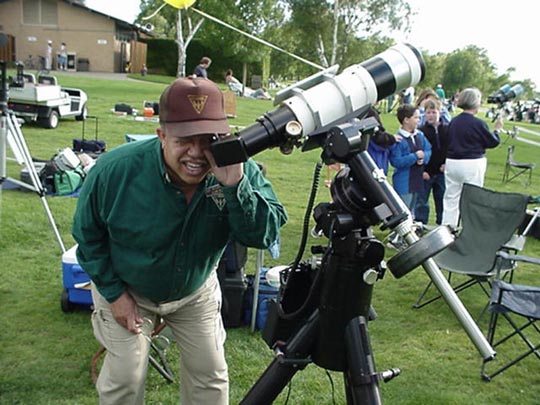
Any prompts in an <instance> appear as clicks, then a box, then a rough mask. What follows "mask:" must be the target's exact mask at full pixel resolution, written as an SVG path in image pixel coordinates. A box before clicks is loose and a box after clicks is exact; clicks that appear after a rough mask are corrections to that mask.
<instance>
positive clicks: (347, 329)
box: [242, 117, 495, 405]
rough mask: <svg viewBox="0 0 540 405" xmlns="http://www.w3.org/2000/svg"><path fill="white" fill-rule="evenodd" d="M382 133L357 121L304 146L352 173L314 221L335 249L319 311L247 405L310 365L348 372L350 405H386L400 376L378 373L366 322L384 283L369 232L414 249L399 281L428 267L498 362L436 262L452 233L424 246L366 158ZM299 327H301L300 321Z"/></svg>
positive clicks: (486, 354)
mask: <svg viewBox="0 0 540 405" xmlns="http://www.w3.org/2000/svg"><path fill="white" fill-rule="evenodd" d="M376 128H377V123H376V121H375V119H374V118H372V117H371V118H367V119H364V120H362V121H359V120H357V119H354V120H351V121H348V122H346V123H344V124H338V125H335V126H332V127H331V128H330V129H324V131H323V130H321V131H320V132H318V133H316V134H313V135H311V137H312V139H310V140H308V141H307V143H305V144H304V150H305V149H306V147H305V145H308V147H313V146H321V147H322V148H323V153H322V156H323V160H324V161H325V162H326V163H328V162H333V161H338V162H341V163H345V164H346V165H347V166H346V167H345V168H344V169H342V170H341V171H340V172H339V173H338V174H337V176H336V177H335V179H334V181H333V183H332V186H331V193H332V200H333V202H331V203H323V204H319V205H318V206H317V207H316V208H315V210H314V217H315V221H316V223H317V228H318V230H319V231H321V232H322V233H324V235H325V236H326V237H327V238H328V240H329V243H328V246H327V247H326V249H325V250H324V256H323V260H322V262H321V266H320V269H319V270H318V272H319V274H320V277H316V280H317V281H314V282H313V284H314V286H313V287H312V289H313V288H314V289H315V291H316V292H317V294H316V295H317V296H318V300H317V302H316V309H314V311H313V312H312V313H311V315H310V316H309V318H308V319H307V320H305V322H303V324H301V326H300V328H298V329H297V332H296V333H295V334H294V335H293V336H291V337H289V338H288V339H284V340H286V343H285V344H284V345H282V346H281V347H280V352H279V353H278V356H277V357H276V358H275V359H274V360H273V361H272V363H271V364H270V365H269V366H268V368H267V369H266V370H265V372H264V373H263V375H262V376H261V377H260V378H259V380H258V381H257V382H256V383H255V385H253V387H252V388H251V390H250V391H249V392H248V393H247V395H246V396H245V398H244V399H243V401H242V404H253V405H260V404H271V403H272V402H273V401H274V399H275V398H276V397H277V396H278V395H279V393H280V392H281V391H282V389H283V388H284V387H285V386H286V384H287V383H288V382H289V380H290V379H291V378H292V377H293V376H294V374H295V373H296V372H297V371H299V370H301V369H302V368H304V367H305V366H306V365H307V364H309V363H310V362H314V363H315V364H317V365H318V366H320V367H322V368H325V369H329V370H334V371H342V372H343V374H344V379H345V390H346V397H347V404H349V405H372V404H380V403H381V398H380V393H379V383H380V381H389V380H391V379H392V378H393V377H395V376H396V375H398V374H399V370H398V369H391V370H388V371H383V372H376V370H375V362H374V356H373V353H372V351H371V346H370V342H369V334H368V328H367V321H366V320H367V319H368V318H369V311H370V307H371V296H372V291H373V285H374V283H375V282H376V281H377V279H379V278H381V277H382V272H383V269H382V268H381V266H380V264H381V261H382V260H383V258H384V247H383V246H382V244H381V242H380V241H378V240H377V239H375V238H374V237H373V235H372V231H371V227H372V226H374V225H377V224H381V223H382V228H389V229H393V230H395V231H396V232H397V233H398V234H399V235H400V236H401V237H403V239H404V240H405V242H406V243H407V244H408V245H409V247H408V248H407V249H406V250H404V251H402V252H400V253H398V254H397V255H396V256H394V257H393V258H392V259H391V261H392V262H393V266H390V262H389V263H388V264H389V266H388V267H389V269H390V270H391V271H392V273H393V275H394V276H395V277H396V278H399V277H402V276H404V275H405V274H407V273H408V272H410V271H412V270H413V269H414V268H416V267H418V266H420V265H422V267H423V268H424V270H425V271H426V272H427V274H428V275H429V277H430V278H431V280H432V281H433V283H434V284H435V285H436V286H437V288H438V289H439V291H440V292H441V295H442V296H443V297H444V299H445V301H446V303H447V304H448V305H449V307H450V309H451V310H452V311H453V312H454V314H455V315H456V317H457V318H458V320H459V321H460V322H461V324H462V325H463V327H464V329H465V331H466V332H467V333H468V335H469V337H470V338H471V340H472V341H473V343H474V344H475V345H476V347H477V349H478V350H479V352H480V354H481V355H482V357H483V358H484V359H492V358H493V357H494V355H495V352H494V351H493V349H492V347H491V346H490V345H489V343H488V342H487V341H486V339H485V337H484V335H483V334H482V332H481V331H480V329H479V328H478V326H477V325H476V324H475V323H474V321H473V320H472V318H471V316H470V314H469V313H468V312H467V310H466V309H465V307H464V306H463V304H462V303H461V301H460V300H459V298H458V297H457V295H456V293H455V292H454V291H453V290H452V288H451V286H450V285H449V283H448V281H447V280H446V279H445V278H444V276H443V275H442V274H441V271H440V269H439V268H438V266H437V264H436V263H435V261H434V260H433V259H432V258H431V257H432V256H434V255H435V254H437V253H438V252H440V251H441V250H442V249H444V247H446V246H448V245H449V244H450V243H451V241H452V238H451V235H450V232H449V230H448V229H447V228H446V227H439V228H437V229H436V230H435V231H432V232H430V233H429V234H428V235H426V236H425V237H423V238H422V239H420V238H419V237H418V235H417V234H416V233H415V231H414V227H413V221H412V218H411V215H410V213H409V210H408V208H407V207H406V206H405V204H404V203H403V201H402V200H401V199H400V197H399V196H398V195H397V193H396V192H395V191H394V189H393V188H392V187H391V186H390V185H389V184H388V182H387V181H386V177H385V175H384V173H383V172H382V170H381V169H379V168H378V167H377V165H376V164H375V162H374V161H373V160H372V159H371V157H370V156H369V154H368V153H367V144H368V142H369V136H363V135H365V133H364V134H363V132H366V133H367V134H370V131H372V130H373V129H376ZM300 323H301V322H300Z"/></svg>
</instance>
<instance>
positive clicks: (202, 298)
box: [92, 272, 229, 405]
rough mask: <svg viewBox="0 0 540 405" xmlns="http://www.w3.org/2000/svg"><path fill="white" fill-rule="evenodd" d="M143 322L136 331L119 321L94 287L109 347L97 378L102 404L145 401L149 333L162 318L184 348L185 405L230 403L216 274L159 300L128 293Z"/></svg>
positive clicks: (97, 320)
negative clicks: (193, 288)
mask: <svg viewBox="0 0 540 405" xmlns="http://www.w3.org/2000/svg"><path fill="white" fill-rule="evenodd" d="M130 293H131V295H132V296H133V298H134V299H135V300H136V302H137V304H138V308H139V314H140V315H141V317H143V319H145V321H147V320H151V321H152V323H150V322H144V325H143V328H142V329H143V333H141V334H139V335H136V334H133V333H131V332H129V331H128V330H127V329H125V328H124V327H122V326H121V325H120V324H118V323H117V322H116V321H115V319H114V318H113V316H112V312H111V310H110V307H109V304H108V303H107V301H106V300H105V299H104V298H103V297H102V296H101V295H100V294H99V293H98V292H97V290H96V289H95V287H93V288H92V298H93V301H94V307H95V310H94V312H93V314H92V325H93V328H94V335H95V336H96V338H97V340H98V341H99V342H100V343H101V344H102V345H103V346H104V347H105V348H106V349H107V352H106V356H105V359H104V361H103V365H102V367H101V372H100V373H99V378H98V380H97V383H96V389H97V391H98V393H99V399H100V404H102V405H105V404H106V405H109V404H111V405H112V404H122V405H127V404H130V405H131V404H143V403H144V386H145V380H146V372H147V368H148V352H149V348H150V343H149V339H148V336H150V334H151V332H152V329H153V327H154V325H155V324H156V323H155V322H156V321H158V320H159V318H160V317H161V318H162V319H163V320H164V321H165V323H166V324H167V326H168V327H169V328H170V329H171V331H172V333H173V335H174V338H175V340H176V343H177V345H178V347H179V349H180V397H181V403H182V404H183V405H204V404H208V405H210V404H212V405H214V404H216V405H224V404H228V397H229V382H228V372H227V363H226V362H225V354H224V349H223V344H224V342H225V329H224V327H223V322H222V320H221V314H220V310H221V291H220V288H219V282H218V279H217V276H216V273H215V272H214V273H212V275H211V276H210V277H209V279H208V280H207V281H206V282H205V284H204V285H203V286H202V287H200V288H199V289H198V290H197V291H195V292H194V293H193V294H191V295H190V296H188V297H185V298H183V299H181V300H179V301H173V302H168V303H165V304H155V303H153V302H151V301H149V300H147V299H145V298H143V297H140V296H137V295H136V294H134V293H132V292H130Z"/></svg>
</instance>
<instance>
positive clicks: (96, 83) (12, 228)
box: [0, 75, 540, 405]
mask: <svg viewBox="0 0 540 405" xmlns="http://www.w3.org/2000/svg"><path fill="white" fill-rule="evenodd" d="M59 80H60V83H61V84H62V85H64V86H71V87H79V88H82V89H84V90H85V91H87V93H88V95H89V104H88V107H89V110H90V114H92V115H95V116H97V117H98V118H99V128H98V129H99V131H98V137H99V139H103V140H105V141H106V142H107V147H108V149H112V148H114V147H116V146H118V145H120V144H123V143H124V142H125V135H126V134H148V133H154V131H155V126H156V124H155V123H152V122H139V121H135V120H133V118H132V117H118V116H115V115H114V114H112V112H111V109H112V108H113V107H114V105H115V104H117V103H127V104H131V105H132V106H133V107H135V108H138V109H140V110H141V111H142V107H143V102H144V101H145V100H146V101H157V100H158V99H159V95H160V93H161V91H162V90H163V88H164V87H165V84H164V83H163V82H162V83H149V82H141V81H134V80H130V81H114V80H104V79H92V78H86V77H84V78H83V77H78V76H74V75H69V76H62V75H59ZM237 104H238V105H237V109H238V111H237V112H238V117H237V118H235V119H231V124H233V125H236V126H245V125H249V124H250V123H252V122H253V121H254V119H255V118H256V117H257V116H259V115H260V114H262V113H263V112H265V111H268V110H270V109H272V108H273V107H272V104H271V102H268V101H260V100H250V99H238V100H237ZM382 119H383V121H384V123H385V126H386V127H387V129H388V130H389V131H395V130H396V129H397V119H396V118H395V116H394V115H387V114H383V116H382ZM520 125H522V126H527V127H528V128H530V129H533V130H538V131H540V126H534V125H528V124H520ZM506 128H507V129H510V128H511V123H507V125H506ZM81 131H82V125H81V123H80V122H77V121H75V120H73V119H67V120H63V121H62V122H61V124H60V126H59V127H58V128H57V129H56V130H45V129H42V128H39V127H37V126H34V125H25V126H24V127H23V133H24V137H25V139H26V141H27V143H28V146H29V149H30V151H31V153H32V156H34V157H35V158H42V159H48V158H50V157H51V156H52V155H53V154H54V153H55V152H56V151H57V150H58V149H61V148H65V147H70V146H71V144H72V139H73V138H78V137H80V136H81ZM93 134H94V127H93V121H88V122H87V124H86V135H87V137H93ZM523 136H527V135H525V134H523ZM531 139H534V137H531ZM509 144H514V145H515V147H516V152H515V153H516V159H518V160H520V161H524V162H534V163H536V164H537V166H539V165H540V149H539V148H537V147H534V146H530V145H527V144H525V143H522V142H519V141H517V140H515V139H509V140H507V142H506V143H505V144H502V145H501V146H499V147H498V148H496V149H494V150H491V151H489V154H488V159H489V167H488V173H487V176H486V187H488V188H491V189H494V190H500V191H517V192H523V193H530V194H532V195H539V194H540V189H539V187H538V185H539V184H540V174H539V170H538V167H537V169H536V170H535V172H534V175H533V181H532V185H531V186H529V187H526V186H525V185H524V184H523V183H522V182H521V181H520V180H519V178H518V179H516V180H514V181H512V182H511V183H506V184H502V183H501V178H502V174H503V170H504V164H505V158H506V149H507V146H508V145H509ZM319 155H320V151H318V150H314V151H311V152H307V153H301V152H300V151H298V150H296V151H294V152H293V155H292V156H285V155H282V154H281V153H280V152H279V151H277V150H268V151H265V152H263V153H261V154H260V155H258V156H256V159H257V160H258V161H261V162H263V163H264V164H265V165H266V167H267V170H268V173H267V175H268V177H269V178H270V180H271V181H272V183H273V184H274V187H275V189H276V191H277V194H278V196H279V197H280V198H281V200H282V201H283V203H284V205H285V207H286V208H287V210H288V213H289V216H290V221H289V223H288V224H287V225H286V226H285V227H284V228H283V231H282V238H281V240H282V246H281V250H282V252H281V258H280V259H278V260H271V259H270V258H269V255H266V256H265V265H268V266H272V265H277V264H284V263H289V262H291V261H292V260H293V259H294V257H295V255H296V251H297V249H298V246H299V243H300V236H301V232H302V223H303V218H304V210H305V207H306V205H307V200H308V197H309V192H310V183H311V179H312V176H313V175H312V173H313V169H314V166H315V163H316V162H317V161H318V160H319ZM19 172H20V167H18V166H17V165H16V164H14V163H12V162H9V163H8V174H9V175H10V176H12V177H17V178H18V176H19ZM325 172H326V169H323V172H322V173H323V177H324V175H325ZM322 180H324V179H322ZM329 198H330V195H329V191H328V189H327V188H325V187H324V186H322V181H321V187H320V190H319V193H318V197H317V200H318V201H328V200H329ZM47 201H48V203H49V205H50V208H51V211H52V213H53V215H54V218H55V220H56V223H57V225H58V227H59V229H60V232H61V234H62V237H63V240H64V243H65V244H66V247H71V246H72V245H73V243H74V242H73V239H72V237H71V234H70V228H71V223H72V216H73V213H74V209H75V205H76V203H77V201H76V199H75V198H68V197H49V198H47ZM0 204H1V206H0V209H1V216H0V220H1V222H0V230H1V232H0V271H1V274H2V277H1V278H0V305H1V309H2V311H1V313H0V325H1V327H0V365H1V367H0V403H1V404H29V405H30V404H31V405H33V404H66V405H68V404H69V405H72V404H95V403H96V402H97V400H96V394H95V391H94V388H93V385H92V382H91V379H90V372H89V365H90V360H91V358H92V355H93V354H94V353H95V351H96V350H97V349H98V347H99V346H98V344H97V342H96V341H95V340H94V337H93V334H92V330H91V326H90V322H89V318H90V313H89V312H88V311H75V312H73V313H67V314H66V313H64V312H62V311H61V309H60V294H61V291H62V271H61V251H60V249H59V247H58V245H57V243H56V241H55V238H54V235H53V233H52V230H51V227H50V226H49V224H48V222H47V218H46V216H45V213H44V210H43V207H42V205H41V202H40V199H39V198H37V197H36V195H35V194H33V193H30V192H24V191H3V192H2V195H1V202H0ZM432 216H433V215H432ZM311 225H313V224H311ZM375 233H376V235H378V236H379V237H380V238H381V239H382V238H384V236H385V235H386V233H387V232H383V231H381V230H379V229H375ZM321 243H322V242H321V240H320V239H313V238H311V237H310V238H309V240H308V245H312V244H321ZM255 253H256V252H255V251H253V250H250V253H249V261H248V267H247V272H249V273H252V272H253V271H254V270H255ZM393 253H395V252H393V251H387V258H389V257H391V255H392V254H393ZM526 253H528V254H531V255H534V256H537V257H538V256H540V241H538V240H534V239H529V241H528V244H527V249H526ZM537 272H538V269H534V268H532V267H527V266H522V268H521V269H520V270H519V275H517V277H518V279H519V280H520V281H525V282H527V283H534V284H538V280H540V277H539V276H538V275H537V274H538V273H537ZM427 280H428V277H427V275H426V274H425V272H424V271H423V270H422V269H417V270H415V271H414V272H412V273H410V274H408V275H407V276H406V277H403V278H401V279H399V280H396V279H394V278H393V277H392V275H391V274H390V273H388V274H387V275H386V277H385V278H384V279H383V280H381V281H379V282H378V283H377V284H376V286H375V289H374V293H373V306H374V308H375V309H376V311H377V313H378V315H379V316H378V318H377V319H376V320H375V321H374V322H372V323H370V335H371V343H372V346H373V350H374V355H375V361H376V364H377V368H378V369H379V370H383V369H386V368H390V367H399V368H401V370H402V374H401V375H400V376H399V377H398V378H396V379H394V380H393V381H391V382H390V383H387V384H382V385H381V392H382V397H383V400H384V402H385V403H387V404H410V405H413V404H414V405H423V404H456V405H457V404H485V405H488V404H538V403H539V399H538V398H539V396H540V395H539V394H540V388H539V387H540V362H539V361H538V359H535V358H532V357H531V358H529V359H527V360H525V361H523V362H522V363H520V364H519V365H518V366H516V367H514V368H513V369H510V370H508V371H507V372H505V373H503V374H502V375H500V376H498V377H497V378H496V379H495V380H494V381H493V382H491V383H485V382H483V381H481V379H480V365H481V358H480V355H479V354H478V352H477V351H476V349H475V347H474V345H473V344H472V343H471V342H470V340H469V339H468V337H467V335H466V333H465V332H464V330H463V329H462V327H461V325H460V324H459V322H458V321H457V320H456V318H455V317H454V315H453V314H452V312H451V311H450V309H449V308H448V306H447V305H446V304H445V303H444V302H437V303H434V304H432V305H429V306H427V307H426V308H423V309H421V310H414V309H412V308H411V305H412V303H413V302H414V301H415V300H416V298H417V296H418V294H419V293H420V291H421V290H422V288H423V287H424V285H425V283H426V282H427ZM336 294H339V292H338V291H336ZM462 301H463V302H464V304H465V305H466V306H467V308H469V310H470V312H471V314H472V315H473V316H476V315H477V314H479V313H480V311H481V310H482V308H483V306H484V304H485V303H486V297H485V296H484V295H483V293H482V292H481V291H479V290H470V291H467V292H466V293H464V294H463V296H462ZM481 327H482V328H483V329H485V327H486V319H485V318H484V319H483V320H482V322H481ZM226 349H227V358H228V363H229V368H230V378H231V396H230V397H231V404H236V403H238V402H239V401H240V400H241V398H242V397H243V396H244V395H245V393H246V392H247V390H248V389H249V388H250V387H251V385H252V384H253V383H254V382H255V380H256V379H257V377H258V376H259V375H260V374H261V373H262V372H263V371H264V369H265V368H266V366H267V365H268V364H269V363H270V361H271V360H272V358H273V354H272V352H271V350H270V349H268V348H267V347H266V345H265V344H264V342H263V341H262V339H261V337H260V333H259V332H256V333H253V334H252V333H251V332H250V331H249V329H248V328H247V327H242V328H236V329H229V330H228V339H227V343H226ZM175 354H176V348H174V347H173V348H171V350H170V356H169V358H170V360H171V362H172V363H173V364H174V365H176V361H175V359H176V356H175ZM500 356H501V357H502V356H503V353H500ZM330 375H331V377H332V379H333V383H334V385H335V392H334V393H332V384H331V382H330V380H329V377H328V376H327V374H326V372H325V370H323V369H320V368H318V367H316V366H315V365H310V366H308V367H307V368H306V369H305V370H304V371H301V372H299V373H298V374H297V375H296V376H295V377H294V379H293V380H292V386H291V394H290V399H289V403H290V404H331V403H332V401H333V396H335V403H344V402H345V398H344V393H343V384H342V376H341V373H336V372H332V373H330ZM286 391H287V390H284V392H283V393H282V394H281V395H280V397H279V398H278V400H277V401H276V403H280V404H282V403H284V402H285V399H286V395H287V392H286ZM177 394H178V386H177V385H176V384H167V383H166V381H165V380H164V379H163V378H162V377H161V376H160V375H158V374H157V372H155V370H153V369H150V371H149V379H148V383H147V403H149V404H172V403H177V397H178V396H177Z"/></svg>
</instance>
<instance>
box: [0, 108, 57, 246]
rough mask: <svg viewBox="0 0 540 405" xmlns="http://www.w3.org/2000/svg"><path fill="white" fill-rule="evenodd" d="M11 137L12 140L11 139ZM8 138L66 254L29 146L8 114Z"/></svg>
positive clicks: (12, 117)
mask: <svg viewBox="0 0 540 405" xmlns="http://www.w3.org/2000/svg"><path fill="white" fill-rule="evenodd" d="M9 136H11V139H9ZM6 138H7V140H11V141H12V145H11V147H12V149H14V150H13V153H14V154H15V155H16V157H17V159H21V160H22V163H24V165H25V166H26V168H27V169H28V174H29V175H30V179H31V180H32V185H33V191H35V192H36V193H37V194H38V196H39V197H40V199H41V204H42V205H43V209H44V210H45V214H46V215H47V218H48V220H49V223H50V225H51V227H52V229H53V232H54V235H55V236H56V240H57V241H58V245H59V246H60V249H61V250H62V253H65V251H66V248H65V246H64V242H63V241H62V236H61V235H60V232H59V231H58V228H57V226H56V222H55V221H54V217H53V215H52V212H51V210H50V208H49V204H48V203H47V200H46V198H45V190H44V189H43V185H42V184H41V181H40V179H39V176H38V174H37V171H36V167H35V166H34V161H33V160H32V156H31V155H30V151H29V150H28V146H27V144H26V141H25V140H24V136H23V134H22V132H21V130H20V128H19V124H18V122H17V121H16V118H15V116H14V115H12V114H8V116H7V134H6Z"/></svg>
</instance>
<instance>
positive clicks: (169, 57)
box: [144, 39, 262, 85]
mask: <svg viewBox="0 0 540 405" xmlns="http://www.w3.org/2000/svg"><path fill="white" fill-rule="evenodd" d="M144 42H146V44H147V45H148V48H147V57H146V61H147V63H146V65H147V67H148V71H149V73H154V74H165V75H168V76H176V72H177V66H178V45H177V44H176V41H175V40H173V39H145V40H144ZM203 56H208V57H209V58H210V59H212V65H211V66H210V68H209V69H208V78H209V79H212V80H213V81H215V82H223V81H224V80H225V71H226V70H227V69H232V70H233V71H234V74H235V76H236V77H238V78H239V79H241V76H242V61H241V60H234V59H232V58H230V57H226V56H224V55H223V53H222V52H221V51H220V50H215V49H213V50H209V49H208V48H207V47H205V46H204V45H202V44H201V43H200V42H198V41H192V42H191V43H190V45H189V47H188V55H187V60H186V74H188V75H189V74H191V73H192V72H193V69H194V68H195V66H197V64H198V63H199V61H200V60H201V58H202V57H203ZM260 74H262V61H261V63H260V64H250V65H248V78H250V77H251V76H252V75H260ZM248 85H249V83H248Z"/></svg>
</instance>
